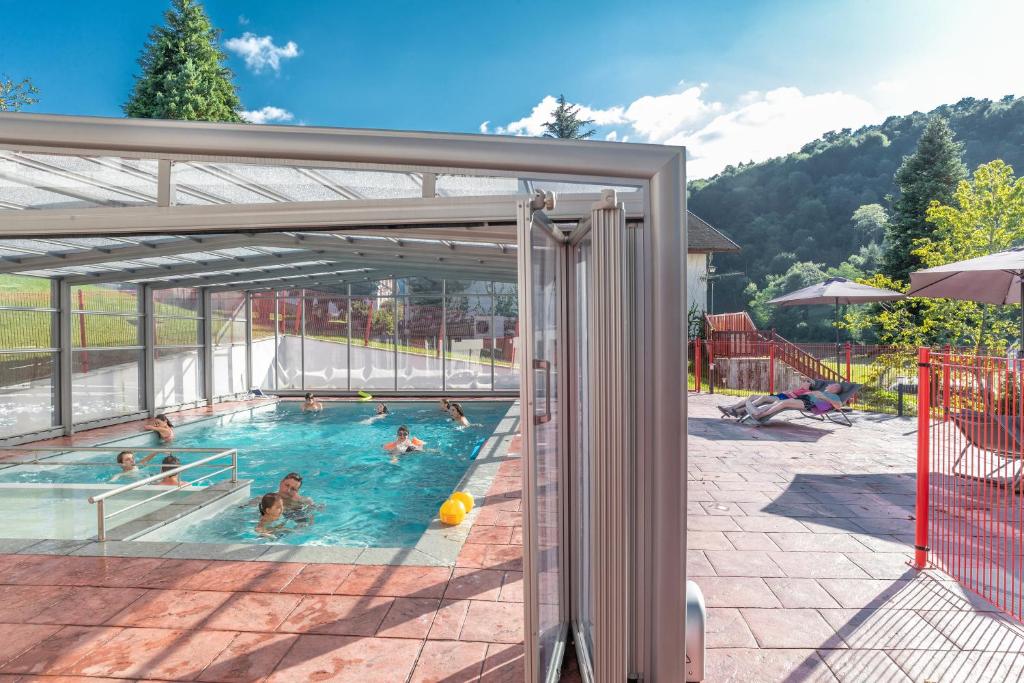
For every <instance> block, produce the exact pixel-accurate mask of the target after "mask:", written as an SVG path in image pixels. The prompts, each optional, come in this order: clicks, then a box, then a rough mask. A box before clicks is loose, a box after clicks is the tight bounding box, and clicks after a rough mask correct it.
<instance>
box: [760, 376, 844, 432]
mask: <svg viewBox="0 0 1024 683" xmlns="http://www.w3.org/2000/svg"><path fill="white" fill-rule="evenodd" d="M829 384H839V401H840V402H841V403H842V404H843V406H844V407H843V409H842V410H836V409H835V408H832V409H830V410H827V411H825V412H824V413H820V414H817V413H811V412H808V411H806V410H801V409H799V408H786V410H781V411H779V412H777V413H775V414H774V415H771V416H770V417H766V418H763V419H761V420H757V419H754V417H753V416H752V415H749V414H748V415H745V416H744V417H742V418H740V422H747V423H749V424H753V425H756V426H758V427H760V426H762V425H765V424H768V423H769V422H771V420H772V418H775V417H777V416H779V415H781V414H782V413H785V412H786V411H789V410H795V411H796V412H798V413H800V415H801V417H805V418H807V419H811V420H820V421H822V422H824V421H826V420H828V421H829V422H835V423H836V424H840V425H843V426H844V427H852V426H853V423H852V422H850V418H849V417H848V416H847V415H846V413H847V412H848V411H849V410H850V408H849V407H847V405H848V404H849V403H850V401H852V400H853V397H854V396H856V395H857V391H858V390H859V389H860V387H861V385H860V384H855V383H853V382H832V381H830V380H823V379H817V380H814V381H813V382H811V391H822V390H823V389H824V388H825V387H827V386H828V385H829Z"/></svg>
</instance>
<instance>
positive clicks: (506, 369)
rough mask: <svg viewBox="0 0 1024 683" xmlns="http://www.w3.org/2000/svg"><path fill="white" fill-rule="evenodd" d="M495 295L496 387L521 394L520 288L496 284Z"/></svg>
mask: <svg viewBox="0 0 1024 683" xmlns="http://www.w3.org/2000/svg"><path fill="white" fill-rule="evenodd" d="M494 292H495V293H494V334H495V339H494V388H495V389H498V390H505V391H510V390H512V391H518V390H519V377H520V374H519V351H520V349H519V289H518V287H517V286H516V285H515V284H510V283H501V282H496V283H495V290H494Z"/></svg>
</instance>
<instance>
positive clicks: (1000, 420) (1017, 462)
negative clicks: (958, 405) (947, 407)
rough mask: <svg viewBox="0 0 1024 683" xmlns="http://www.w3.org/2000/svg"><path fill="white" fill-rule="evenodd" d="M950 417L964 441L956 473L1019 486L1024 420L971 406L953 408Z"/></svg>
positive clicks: (954, 465)
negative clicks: (986, 411)
mask: <svg viewBox="0 0 1024 683" xmlns="http://www.w3.org/2000/svg"><path fill="white" fill-rule="evenodd" d="M949 418H950V419H951V420H952V421H953V424H955V425H956V426H957V428H958V429H959V430H960V432H961V433H962V434H963V435H964V441H965V445H964V447H963V448H962V449H960V453H959V455H957V458H956V460H955V461H954V462H953V467H952V468H951V471H952V472H953V474H954V475H956V476H958V477H963V478H965V479H973V480H975V481H984V482H989V483H993V484H996V485H998V486H1007V487H1010V488H1012V489H1013V490H1014V491H1016V490H1019V488H1020V485H1021V479H1022V476H1024V464H1022V463H1021V457H1022V455H1024V424H1022V422H1024V420H1022V419H1021V418H1020V417H1019V416H1016V415H994V414H991V413H984V412H982V411H980V410H970V409H963V410H957V411H954V412H951V413H950V414H949ZM968 455H970V456H971V457H970V458H969V459H968V461H967V462H966V463H965V462H964V459H965V458H967V456H968Z"/></svg>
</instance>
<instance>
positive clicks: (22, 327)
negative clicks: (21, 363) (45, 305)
mask: <svg viewBox="0 0 1024 683" xmlns="http://www.w3.org/2000/svg"><path fill="white" fill-rule="evenodd" d="M56 316H57V314H56V313H49V312H45V311H0V349H51V348H56V347H58V346H60V342H59V340H57V339H55V338H54V333H55V331H56V330H55V326H54V318H56Z"/></svg>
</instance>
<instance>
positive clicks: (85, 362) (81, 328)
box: [78, 288, 89, 374]
mask: <svg viewBox="0 0 1024 683" xmlns="http://www.w3.org/2000/svg"><path fill="white" fill-rule="evenodd" d="M78 310H80V311H84V310H85V292H84V291H82V289H81V288H79V289H78ZM78 332H79V338H80V339H81V342H82V344H81V346H82V348H83V349H84V348H85V347H87V346H89V343H88V341H87V340H86V338H85V315H84V314H80V315H79V316H78ZM81 355H82V372H84V373H86V374H88V372H89V352H88V351H82V354H81Z"/></svg>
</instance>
